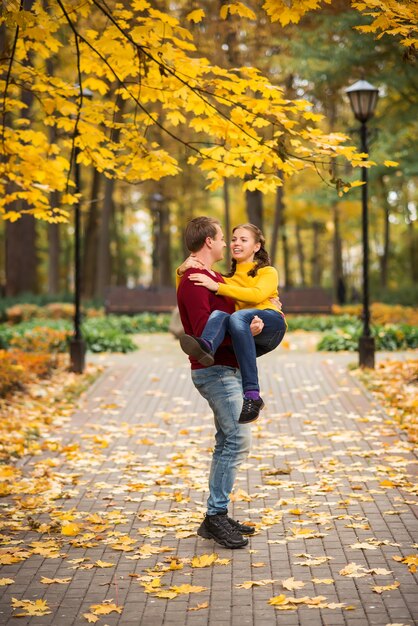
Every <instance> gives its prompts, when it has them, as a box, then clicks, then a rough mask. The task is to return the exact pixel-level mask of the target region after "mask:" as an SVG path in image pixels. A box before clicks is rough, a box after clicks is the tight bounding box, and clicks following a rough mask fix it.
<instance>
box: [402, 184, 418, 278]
mask: <svg viewBox="0 0 418 626" xmlns="http://www.w3.org/2000/svg"><path fill="white" fill-rule="evenodd" d="M405 191H406V193H405V195H406V198H405V213H406V223H407V229H408V231H407V233H408V252H409V262H410V268H411V279H412V282H413V283H414V284H416V283H418V242H417V234H416V230H415V224H416V222H415V221H414V220H413V219H412V215H411V210H410V208H409V198H408V185H406V186H405Z"/></svg>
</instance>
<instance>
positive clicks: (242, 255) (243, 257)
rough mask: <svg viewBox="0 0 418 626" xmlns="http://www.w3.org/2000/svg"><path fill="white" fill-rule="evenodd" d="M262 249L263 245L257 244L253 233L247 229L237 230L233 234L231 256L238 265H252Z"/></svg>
mask: <svg viewBox="0 0 418 626" xmlns="http://www.w3.org/2000/svg"><path fill="white" fill-rule="evenodd" d="M260 247H261V244H260V243H256V241H255V238H254V235H253V233H252V232H251V231H250V230H248V229H247V228H236V229H235V230H234V232H233V233H232V239H231V244H230V248H231V255H232V258H233V259H235V261H236V262H237V263H252V262H253V261H254V254H255V253H256V252H257V251H258V250H260Z"/></svg>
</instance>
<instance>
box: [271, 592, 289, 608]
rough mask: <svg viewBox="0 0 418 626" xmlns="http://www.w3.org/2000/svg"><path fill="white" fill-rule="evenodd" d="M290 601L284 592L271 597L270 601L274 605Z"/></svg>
mask: <svg viewBox="0 0 418 626" xmlns="http://www.w3.org/2000/svg"><path fill="white" fill-rule="evenodd" d="M288 602H289V600H288V598H287V597H286V596H285V594H284V593H281V594H280V595H278V596H273V598H270V600H269V601H268V603H269V604H271V605H272V606H278V605H280V604H287V603H288Z"/></svg>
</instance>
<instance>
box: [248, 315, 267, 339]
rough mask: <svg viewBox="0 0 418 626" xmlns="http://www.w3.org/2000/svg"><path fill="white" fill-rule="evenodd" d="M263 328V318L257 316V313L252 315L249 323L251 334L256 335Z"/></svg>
mask: <svg viewBox="0 0 418 626" xmlns="http://www.w3.org/2000/svg"><path fill="white" fill-rule="evenodd" d="M263 328H264V322H263V320H262V319H261V318H260V317H258V315H254V317H253V319H252V320H251V324H250V330H251V334H252V336H253V337H256V336H257V335H259V334H260V333H261V331H262V330H263Z"/></svg>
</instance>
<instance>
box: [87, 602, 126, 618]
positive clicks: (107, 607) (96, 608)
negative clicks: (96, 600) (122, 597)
mask: <svg viewBox="0 0 418 626" xmlns="http://www.w3.org/2000/svg"><path fill="white" fill-rule="evenodd" d="M122 609H123V606H117V605H116V604H115V603H114V602H113V601H112V600H105V601H104V602H103V603H102V604H92V605H91V606H90V611H91V612H92V613H94V615H109V614H110V613H122Z"/></svg>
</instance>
